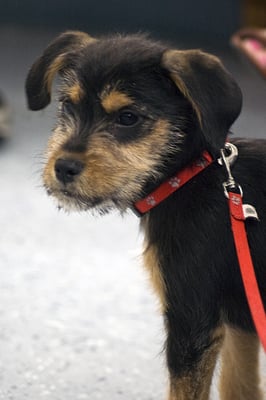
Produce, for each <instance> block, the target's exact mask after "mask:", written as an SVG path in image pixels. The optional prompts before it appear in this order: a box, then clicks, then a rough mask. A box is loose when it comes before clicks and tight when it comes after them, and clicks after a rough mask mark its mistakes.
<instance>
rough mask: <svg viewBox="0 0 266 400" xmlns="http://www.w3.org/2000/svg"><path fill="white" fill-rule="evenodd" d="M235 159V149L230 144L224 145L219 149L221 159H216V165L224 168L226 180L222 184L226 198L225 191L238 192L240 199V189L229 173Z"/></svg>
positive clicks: (236, 150)
mask: <svg viewBox="0 0 266 400" xmlns="http://www.w3.org/2000/svg"><path fill="white" fill-rule="evenodd" d="M237 157H238V149H237V147H236V146H235V145H234V144H232V143H226V144H225V147H224V149H221V157H220V158H219V159H218V163H219V164H220V165H224V166H225V169H226V172H227V175H228V180H227V181H226V182H224V183H223V188H224V194H225V196H226V197H227V198H228V197H229V196H228V190H227V189H232V190H238V191H239V193H240V195H241V197H242V196H243V191H242V188H241V186H240V185H239V184H238V183H236V181H235V179H234V177H233V175H232V172H231V165H233V163H234V162H235V161H236V159H237Z"/></svg>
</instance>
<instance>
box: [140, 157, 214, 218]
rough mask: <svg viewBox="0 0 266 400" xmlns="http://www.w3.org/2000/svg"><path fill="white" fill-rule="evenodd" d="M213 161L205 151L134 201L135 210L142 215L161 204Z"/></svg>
mask: <svg viewBox="0 0 266 400" xmlns="http://www.w3.org/2000/svg"><path fill="white" fill-rule="evenodd" d="M212 162H213V158H212V157H211V155H210V154H209V153H208V152H207V151H204V152H203V153H202V156H201V157H200V158H199V159H198V160H196V161H194V162H193V163H192V164H190V165H188V166H187V167H185V168H183V169H182V170H181V171H179V172H177V173H176V174H175V175H173V176H172V177H171V178H168V179H167V180H166V181H165V182H163V183H162V184H161V185H160V186H159V187H157V188H156V189H155V190H153V191H152V192H151V193H150V194H149V195H148V196H146V197H144V198H143V199H141V200H138V201H137V202H136V203H134V206H133V211H134V212H135V213H136V214H137V215H138V216H139V217H141V216H142V215H143V214H145V213H146V212H148V211H150V210H151V209H152V208H154V207H156V206H157V205H158V204H160V203H161V202H162V201H163V200H165V199H166V198H167V197H168V196H170V195H171V194H172V193H174V192H175V191H176V190H177V189H179V188H181V187H182V186H184V185H185V184H186V183H187V182H188V181H190V179H192V178H193V177H194V176H196V175H197V174H198V173H199V172H201V171H203V170H204V169H205V168H206V167H208V166H209V165H210V164H211V163H212Z"/></svg>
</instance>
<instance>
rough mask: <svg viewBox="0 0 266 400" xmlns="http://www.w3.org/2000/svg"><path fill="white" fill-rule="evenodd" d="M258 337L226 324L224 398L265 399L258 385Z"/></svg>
mask: <svg viewBox="0 0 266 400" xmlns="http://www.w3.org/2000/svg"><path fill="white" fill-rule="evenodd" d="M258 361H259V340H258V337H257V336H256V335H255V334H249V333H246V332H243V331H240V330H236V329H233V328H229V327H227V329H226V337H225V342H224V346H223V349H222V375H221V382H220V392H221V400H262V399H263V396H262V393H261V392H260V390H259V389H258V387H259V362H258Z"/></svg>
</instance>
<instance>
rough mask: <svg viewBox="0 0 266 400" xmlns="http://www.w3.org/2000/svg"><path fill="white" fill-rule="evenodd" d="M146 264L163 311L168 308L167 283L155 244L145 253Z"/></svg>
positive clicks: (147, 248)
mask: <svg viewBox="0 0 266 400" xmlns="http://www.w3.org/2000/svg"><path fill="white" fill-rule="evenodd" d="M143 259H144V266H145V268H146V269H147V271H148V273H149V276H150V280H151V283H152V286H153V288H154V291H155V293H156V294H157V296H158V297H159V300H160V305H161V312H162V314H163V312H164V311H165V310H166V307H167V302H166V296H165V291H166V288H165V283H164V279H163V276H162V273H161V270H160V265H159V257H158V254H157V249H156V247H155V246H149V247H146V249H145V251H144V253H143Z"/></svg>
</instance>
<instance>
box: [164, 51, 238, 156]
mask: <svg viewBox="0 0 266 400" xmlns="http://www.w3.org/2000/svg"><path fill="white" fill-rule="evenodd" d="M162 66H163V68H165V69H166V70H167V71H168V73H169V75H170V77H171V79H172V80H173V81H174V82H175V84H176V85H177V87H178V89H179V90H180V91H181V92H182V94H183V95H184V96H185V97H186V98H187V99H188V100H189V102H190V103H191V105H192V108H193V109H194V111H195V113H196V116H197V119H198V122H199V125H200V127H201V130H202V132H203V135H204V137H205V140H206V142H207V147H208V150H209V151H211V152H212V154H213V155H216V154H217V153H218V151H219V149H220V148H221V147H223V145H224V142H225V140H226V136H227V134H228V130H229V128H230V126H231V125H232V124H233V122H234V121H235V120H236V118H237V117H238V115H239V113H240V110H241V106H242V93H241V90H240V88H239V86H238V85H237V83H236V82H235V81H234V79H233V78H232V76H231V75H230V74H229V72H227V71H226V69H225V68H224V67H223V65H222V63H221V62H220V60H219V59H218V58H217V57H215V56H213V55H210V54H207V53H204V52H202V51H200V50H184V51H179V50H167V51H165V53H164V54H163V57H162Z"/></svg>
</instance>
